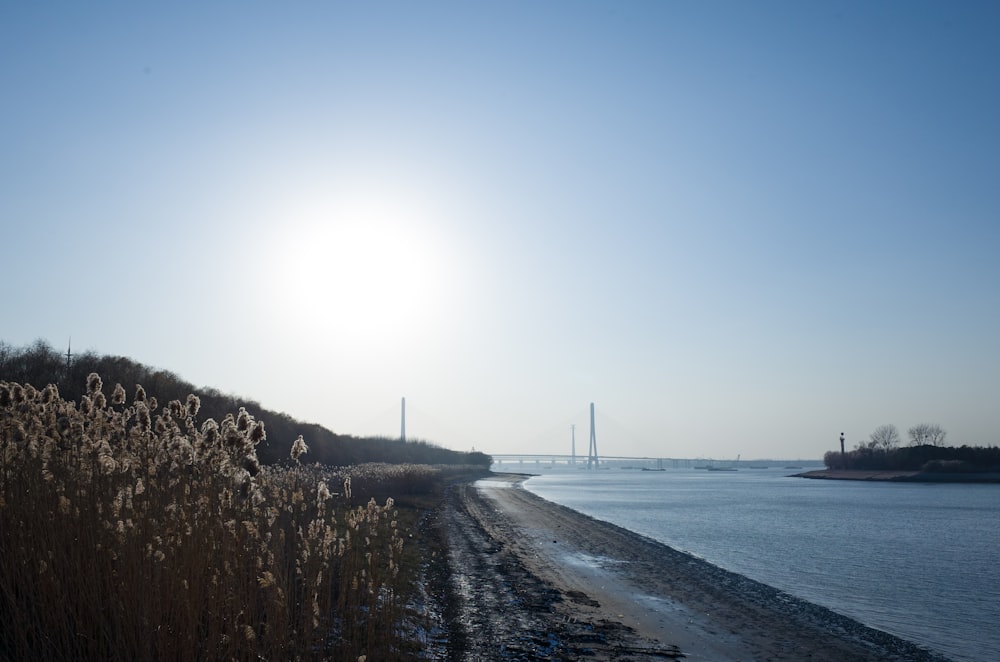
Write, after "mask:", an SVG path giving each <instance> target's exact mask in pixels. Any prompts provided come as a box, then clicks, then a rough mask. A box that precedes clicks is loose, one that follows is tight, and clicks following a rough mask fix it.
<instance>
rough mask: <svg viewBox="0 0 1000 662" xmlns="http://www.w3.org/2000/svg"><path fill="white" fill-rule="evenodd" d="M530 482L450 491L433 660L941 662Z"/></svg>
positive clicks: (440, 525) (439, 557)
mask: <svg viewBox="0 0 1000 662" xmlns="http://www.w3.org/2000/svg"><path fill="white" fill-rule="evenodd" d="M522 478H523V477H518V476H513V475H503V476H497V477H495V478H494V479H491V480H489V481H480V482H479V483H477V484H475V485H473V484H468V483H466V484H457V485H453V486H451V487H450V488H449V490H448V492H447V494H446V497H445V500H444V503H443V504H442V507H441V508H439V509H436V510H435V511H434V512H432V513H430V514H429V515H428V519H427V520H426V521H425V523H424V525H425V527H426V531H427V532H428V533H430V534H431V536H430V537H431V539H432V540H433V541H434V542H433V543H432V545H431V546H432V548H433V549H430V550H428V551H429V554H428V556H429V558H430V564H429V566H428V575H427V596H428V597H427V599H428V604H429V612H430V613H431V614H432V616H433V620H436V621H437V622H438V627H436V628H433V630H434V632H433V634H432V635H429V636H428V637H427V639H426V642H425V643H426V645H425V653H424V654H425V657H427V658H431V659H448V660H463V661H465V660H468V661H471V660H577V659H585V660H586V659H589V660H713V661H714V660H720V661H721V660H741V661H748V660H774V661H787V662H793V661H794V662H799V661H805V660H809V661H812V662H825V661H830V662H850V661H862V660H895V661H913V662H922V661H924V660H936V661H940V660H944V659H945V658H943V657H941V656H938V655H935V654H932V653H930V652H928V651H925V650H923V649H921V648H919V647H917V646H915V645H914V644H911V643H909V642H907V641H903V640H901V639H898V638H896V637H894V636H891V635H889V634H886V633H884V632H881V631H878V630H873V629H871V628H868V627H865V626H863V625H861V624H860V623H857V622H856V621H853V620H851V619H849V618H846V617H843V616H840V615H839V614H835V613H833V612H831V611H829V610H827V609H824V608H822V607H818V606H816V605H813V604H811V603H807V602H804V601H801V600H798V599H796V598H793V597H791V596H789V595H787V594H784V593H782V592H780V591H778V590H776V589H773V588H771V587H769V586H766V585H763V584H760V583H757V582H754V581H752V580H749V579H746V578H745V577H742V576H740V575H736V574H733V573H730V572H727V571H725V570H722V569H720V568H718V567H716V566H713V565H711V564H709V563H706V562H704V561H702V560H700V559H697V558H695V557H692V556H690V555H688V554H684V553H681V552H678V551H676V550H673V549H671V548H669V547H667V546H665V545H662V544H660V543H657V542H654V541H652V540H649V539H647V538H644V537H642V536H639V535H637V534H634V533H631V532H629V531H626V530H624V529H620V528H618V527H615V526H613V525H611V524H607V523H605V522H600V521H597V520H594V519H592V518H589V517H587V516H585V515H581V514H579V513H577V512H575V511H572V510H569V509H567V508H563V507H561V506H558V505H555V504H552V503H549V502H547V501H544V500H542V499H540V498H538V497H536V496H534V495H533V494H531V493H530V492H528V491H526V490H524V489H522V488H521V487H520V486H519V484H520V480H521V479H522Z"/></svg>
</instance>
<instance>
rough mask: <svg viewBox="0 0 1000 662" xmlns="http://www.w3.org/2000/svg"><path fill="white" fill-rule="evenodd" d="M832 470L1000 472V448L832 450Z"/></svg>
mask: <svg viewBox="0 0 1000 662" xmlns="http://www.w3.org/2000/svg"><path fill="white" fill-rule="evenodd" d="M823 462H824V463H825V464H826V466H827V468H828V469H859V470H864V471H927V472H932V473H980V472H990V471H1000V448H998V447H996V446H992V447H989V446H960V447H952V446H932V445H929V444H923V445H919V446H902V447H898V448H888V449H884V448H872V447H870V446H863V447H860V448H855V449H854V450H851V451H847V452H846V453H844V454H843V455H841V453H840V451H829V452H827V453H826V455H824V456H823Z"/></svg>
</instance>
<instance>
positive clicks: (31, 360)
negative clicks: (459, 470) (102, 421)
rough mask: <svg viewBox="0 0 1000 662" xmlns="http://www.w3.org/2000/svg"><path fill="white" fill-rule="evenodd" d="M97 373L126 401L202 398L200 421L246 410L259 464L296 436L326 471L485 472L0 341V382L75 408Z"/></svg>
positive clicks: (455, 457) (436, 450)
mask: <svg viewBox="0 0 1000 662" xmlns="http://www.w3.org/2000/svg"><path fill="white" fill-rule="evenodd" d="M92 372H96V373H97V374H98V375H100V376H101V379H102V380H103V381H104V383H105V384H106V385H107V386H108V387H109V392H110V388H113V387H114V385H115V384H116V383H117V384H121V385H122V386H123V387H124V388H125V390H126V392H127V393H128V396H129V398H130V399H131V397H132V396H133V395H134V393H135V389H136V385H142V387H143V388H144V389H145V390H146V393H147V394H148V395H150V396H152V397H155V398H156V399H157V401H158V403H159V406H161V407H163V406H165V405H166V404H167V403H169V402H170V401H171V400H179V401H181V402H184V400H185V398H187V396H188V394H194V395H197V396H198V397H199V398H200V399H201V409H200V411H199V415H198V418H199V420H202V421H203V420H205V419H208V418H214V419H215V420H216V421H221V420H222V419H223V418H224V417H225V415H226V414H228V413H231V412H236V411H238V410H239V408H240V407H245V408H246V410H247V411H248V412H249V413H251V414H252V415H253V416H254V417H255V418H256V419H257V420H259V421H263V422H264V427H265V432H266V434H267V437H266V439H265V440H264V442H263V443H261V444H260V445H259V446H258V447H257V456H258V458H259V459H260V461H261V462H262V463H264V464H277V463H282V462H286V461H288V460H289V454H290V452H291V448H292V443H293V442H294V441H295V439H296V438H297V437H298V436H299V435H302V437H303V439H304V440H305V442H306V444H308V446H309V452H308V454H307V455H306V456H305V457H304V458H303V460H304V461H308V462H310V463H311V462H319V463H321V464H327V465H332V466H347V465H352V464H362V463H367V462H384V463H388V464H470V465H477V466H483V467H486V468H489V465H490V464H491V462H492V458H491V457H490V456H489V455H486V454H485V453H479V452H468V453H467V452H460V451H453V450H449V449H447V448H441V447H440V446H436V445H434V444H432V443H428V442H426V441H409V440H408V441H407V442H406V443H403V442H402V441H400V440H399V439H390V438H386V437H355V436H353V435H346V434H337V433H334V432H332V431H330V430H328V429H326V428H324V427H322V426H321V425H317V424H314V423H303V422H301V421H297V420H295V419H294V418H292V417H291V416H289V415H288V414H285V413H282V412H273V411H269V410H267V409H264V408H263V407H262V406H261V405H260V403H258V402H255V401H253V400H248V399H246V398H242V397H238V396H235V395H226V394H224V393H221V392H219V391H218V390H216V389H213V388H197V387H195V386H194V385H192V384H190V383H189V382H186V381H184V380H182V379H181V378H180V377H178V376H177V375H175V374H174V373H172V372H169V371H167V370H158V369H153V368H150V367H148V366H145V365H142V364H141V363H137V362H136V361H133V360H132V359H129V358H126V357H123V356H102V355H98V354H95V353H93V352H85V353H82V354H73V355H71V356H70V357H69V358H67V356H66V355H65V354H63V353H61V352H59V351H57V350H55V349H53V348H52V346H51V345H49V344H48V343H46V342H45V341H43V340H38V341H35V342H34V343H33V344H31V345H29V346H27V347H23V348H16V347H12V346H11V345H9V344H7V343H5V342H3V341H0V380H3V381H8V382H16V383H20V384H31V385H32V386H34V387H36V388H39V389H40V388H43V387H45V386H46V385H48V384H55V385H56V387H58V389H59V394H60V396H61V397H62V398H64V399H66V400H71V401H76V402H79V401H80V398H81V396H83V395H84V394H85V393H86V389H87V375H89V374H90V373H92Z"/></svg>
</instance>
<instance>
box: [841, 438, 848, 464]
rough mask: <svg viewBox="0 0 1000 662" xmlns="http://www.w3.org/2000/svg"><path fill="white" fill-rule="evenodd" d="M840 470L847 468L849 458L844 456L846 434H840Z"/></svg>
mask: <svg viewBox="0 0 1000 662" xmlns="http://www.w3.org/2000/svg"><path fill="white" fill-rule="evenodd" d="M840 468H841V469H846V468H847V457H846V456H845V454H844V433H843V432H841V433H840Z"/></svg>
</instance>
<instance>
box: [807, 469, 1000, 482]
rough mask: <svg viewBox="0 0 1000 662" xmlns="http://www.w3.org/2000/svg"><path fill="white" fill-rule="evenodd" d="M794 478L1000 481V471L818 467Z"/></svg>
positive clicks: (879, 480)
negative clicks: (964, 471) (961, 471)
mask: <svg viewBox="0 0 1000 662" xmlns="http://www.w3.org/2000/svg"><path fill="white" fill-rule="evenodd" d="M792 477H793V478H813V479H819V480H855V481H876V482H899V483H904V482H905V483H1000V472H995V471H994V472H982V473H938V472H931V471H889V470H879V471H876V470H860V469H818V470H815V471H805V472H802V473H798V474H792Z"/></svg>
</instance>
